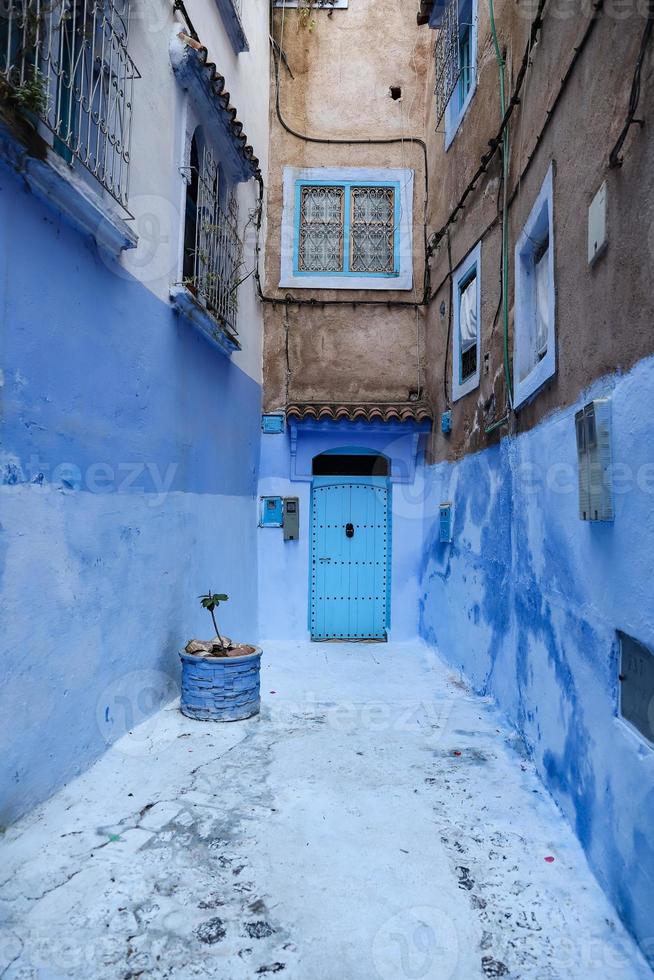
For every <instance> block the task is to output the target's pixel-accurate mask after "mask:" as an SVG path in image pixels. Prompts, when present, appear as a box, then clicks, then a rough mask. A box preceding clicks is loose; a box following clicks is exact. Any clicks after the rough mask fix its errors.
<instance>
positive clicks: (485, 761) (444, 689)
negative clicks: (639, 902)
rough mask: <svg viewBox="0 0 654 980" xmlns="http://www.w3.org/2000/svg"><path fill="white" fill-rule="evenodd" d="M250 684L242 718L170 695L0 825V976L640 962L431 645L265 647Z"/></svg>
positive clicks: (388, 978) (475, 703)
mask: <svg viewBox="0 0 654 980" xmlns="http://www.w3.org/2000/svg"><path fill="white" fill-rule="evenodd" d="M262 691H263V692H264V693H265V708H264V710H263V712H262V714H261V716H259V717H257V718H254V719H252V720H250V721H247V722H244V723H241V724H235V725H218V726H216V725H215V724H214V725H212V724H210V723H205V724H202V723H197V722H189V720H188V719H186V718H184V717H183V716H182V715H181V714H180V713H179V711H178V710H177V705H176V704H174V703H172V704H170V705H168V707H167V708H166V709H165V710H163V711H161V712H160V713H159V714H157V715H155V716H154V717H152V718H151V719H149V720H148V721H146V722H144V723H143V724H142V725H141V726H140V727H139V728H136V729H135V730H134V731H133V732H132V733H130V734H128V735H126V736H125V737H124V738H123V739H121V740H120V741H119V742H117V743H116V744H115V745H114V746H113V747H112V748H111V749H110V750H109V751H108V752H107V753H106V755H105V756H104V757H103V758H102V759H101V760H100V761H99V762H98V763H96V765H95V766H94V767H93V768H91V769H90V770H89V771H87V772H86V773H85V774H84V775H82V776H81V777H80V778H79V779H77V780H75V781H74V782H72V783H70V784H69V785H68V786H67V787H66V788H65V789H63V790H61V791H60V792H59V793H58V794H57V795H56V796H55V797H53V798H52V799H51V800H50V801H49V802H48V803H46V804H44V805H43V806H41V807H39V808H37V809H36V810H35V811H33V812H32V813H31V814H30V815H28V816H27V817H25V818H23V819H22V820H20V821H19V822H18V823H16V824H15V825H14V826H13V827H12V828H11V829H10V830H8V831H7V834H6V837H5V839H4V841H3V851H4V858H3V863H2V879H3V880H2V884H1V885H0V916H1V921H2V922H3V927H2V934H1V936H0V976H2V977H3V978H4V980H19V978H20V980H27V978H32V977H39V978H47V980H59V978H64V977H74V978H83V980H95V978H98V980H100V978H101V980H113V978H116V980H127V978H136V977H148V978H156V980H159V978H162V980H163V978H178V980H186V978H189V977H202V978H209V977H215V978H220V980H232V978H233V980H240V978H251V977H255V976H268V975H273V974H280V975H281V976H282V977H288V978H289V980H290V978H302V980H304V978H309V977H310V978H312V980H336V978H340V977H347V978H348V980H370V978H371V977H380V978H382V980H404V978H422V980H473V978H477V977H479V978H482V980H483V978H485V977H507V978H512V977H520V978H539V980H601V978H605V977H609V976H611V977H620V980H635V978H647V977H649V976H650V971H649V967H648V966H647V965H646V963H645V961H644V959H643V958H642V956H641V954H640V953H639V952H638V951H637V948H636V946H635V944H634V942H633V940H632V939H631V938H630V937H629V936H628V935H627V933H626V932H625V930H624V929H623V927H622V926H621V925H620V923H619V921H618V920H617V918H616V916H615V914H614V912H613V910H612V909H611V906H610V904H609V902H608V900H607V898H606V897H605V896H604V895H603V893H602V891H601V890H600V888H599V886H598V884H597V883H596V881H595V880H594V878H593V877H592V875H591V873H590V871H589V869H588V867H587V864H586V860H585V858H584V855H583V853H582V850H581V847H580V846H579V844H578V843H577V841H576V840H575V838H574V835H573V833H572V831H571V829H570V827H569V826H568V825H567V823H566V822H565V820H564V819H563V817H562V816H561V814H560V813H559V812H558V811H557V809H556V806H555V805H554V803H553V802H552V800H551V798H550V797H549V796H548V794H547V793H546V791H545V790H544V789H543V787H542V784H541V783H540V781H539V780H538V778H537V776H536V773H535V771H534V768H533V766H532V765H531V764H530V763H529V762H528V761H527V760H526V758H525V753H524V751H523V748H522V744H521V741H520V739H519V737H518V736H517V735H515V734H514V733H512V732H511V731H510V730H509V729H508V728H507V727H506V725H505V724H504V723H503V721H502V719H501V716H500V715H499V713H498V711H497V709H496V708H495V707H494V706H493V704H492V703H491V702H490V700H489V699H483V698H478V697H476V696H474V695H473V694H471V692H470V691H469V690H468V689H467V688H466V687H465V684H464V683H463V682H462V681H461V679H460V677H459V676H457V675H456V674H455V673H452V671H451V670H450V669H449V668H447V667H446V666H445V665H444V664H443V663H442V662H441V661H440V660H438V659H437V657H436V656H435V654H434V653H433V651H431V650H429V649H428V648H427V647H426V646H424V645H422V644H420V643H412V644H405V645H390V646H385V645H378V644H369V645H363V646H362V645H351V644H350V645H348V644H339V645H332V644H326V645H322V646H320V647H316V646H315V645H314V646H313V647H311V648H309V647H308V646H306V645H301V644H296V645H287V646H283V645H281V646H280V645H272V644H271V645H270V648H267V649H266V656H265V660H264V668H263V672H262ZM353 692H356V693H353ZM135 697H136V693H135Z"/></svg>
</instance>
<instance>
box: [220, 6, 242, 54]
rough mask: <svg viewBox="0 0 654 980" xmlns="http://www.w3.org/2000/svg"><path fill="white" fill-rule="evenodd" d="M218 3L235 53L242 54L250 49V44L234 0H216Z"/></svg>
mask: <svg viewBox="0 0 654 980" xmlns="http://www.w3.org/2000/svg"><path fill="white" fill-rule="evenodd" d="M216 4H217V6H218V10H219V11H220V16H221V17H222V19H223V23H224V25H225V30H226V31H227V36H228V37H229V40H230V41H231V45H232V47H233V48H234V51H235V53H236V54H242V53H243V51H249V50H250V45H249V44H248V39H247V37H246V36H245V31H244V30H243V23H242V21H241V15H240V14H239V12H238V10H237V9H236V5H235V3H234V0H216Z"/></svg>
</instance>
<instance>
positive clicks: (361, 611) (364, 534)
mask: <svg viewBox="0 0 654 980" xmlns="http://www.w3.org/2000/svg"><path fill="white" fill-rule="evenodd" d="M389 492H390V491H389V487H388V484H387V481H386V480H385V479H383V478H375V477H371V478H368V479H365V478H364V479H361V478H356V477H351V478H349V479H348V478H344V477H334V478H330V477H316V478H315V480H314V485H313V495H312V527H311V600H310V627H311V636H312V638H313V639H314V640H327V639H344V640H345V639H351V640H360V639H385V638H386V629H387V626H388V592H389V589H390V570H389V560H388V559H389V552H390V527H389V500H388V497H389Z"/></svg>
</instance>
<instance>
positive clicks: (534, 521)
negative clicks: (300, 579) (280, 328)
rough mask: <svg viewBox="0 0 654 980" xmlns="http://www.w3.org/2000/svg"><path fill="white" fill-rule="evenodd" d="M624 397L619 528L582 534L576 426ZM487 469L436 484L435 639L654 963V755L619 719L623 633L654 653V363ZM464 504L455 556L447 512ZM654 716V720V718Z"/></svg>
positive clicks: (482, 458) (454, 471)
mask: <svg viewBox="0 0 654 980" xmlns="http://www.w3.org/2000/svg"><path fill="white" fill-rule="evenodd" d="M610 392H612V397H613V440H614V441H613V450H614V464H615V466H616V470H615V476H616V491H617V492H616V498H615V503H616V518H615V522H614V524H606V525H600V524H588V523H585V522H582V521H580V520H579V518H578V498H577V482H576V481H577V475H576V474H577V461H576V446H575V431H574V413H575V411H576V410H577V409H578V408H579V407H581V405H583V404H585V403H586V402H587V401H588V400H589V397H597V396H599V395H601V394H606V393H610ZM587 394H588V396H589V397H584V398H583V399H581V400H580V402H579V404H578V405H575V406H572V407H571V408H570V409H567V410H565V411H563V412H561V413H559V414H556V415H554V416H552V417H550V418H548V419H547V420H546V421H545V422H544V423H543V424H541V425H540V426H539V427H538V428H536V429H534V430H533V431H531V432H529V433H526V434H524V435H521V436H519V437H518V438H516V439H505V440H503V441H502V443H501V445H500V446H499V447H496V448H492V449H489V450H488V451H486V452H485V453H482V454H479V455H475V456H469V457H466V458H465V459H463V460H462V461H461V462H459V463H457V464H455V465H449V464H441V465H438V466H434V467H430V468H428V469H427V471H426V488H427V489H426V494H425V500H426V517H425V521H426V524H425V552H424V558H423V565H422V569H421V581H422V587H421V592H422V595H421V600H420V601H421V626H420V628H421V633H422V635H423V637H424V638H425V639H426V640H427V641H428V642H429V643H431V644H433V645H434V646H437V647H438V649H439V650H440V652H441V653H442V654H443V655H444V657H445V658H446V659H447V660H448V661H449V662H450V663H451V664H452V665H454V666H456V667H457V668H460V669H461V670H462V671H463V672H464V673H465V674H466V675H467V676H468V678H469V679H470V681H471V683H472V684H473V686H474V687H475V689H476V690H477V691H479V692H482V693H484V694H490V695H493V696H494V697H495V698H496V699H497V701H498V702H499V704H500V705H501V707H502V708H503V709H504V710H505V711H506V713H507V715H508V716H509V718H510V720H511V721H512V722H513V724H514V725H515V727H516V728H517V729H518V730H519V731H520V732H521V733H522V734H523V736H524V738H525V740H526V742H527V743H528V746H529V747H530V749H531V751H532V753H533V757H534V760H535V762H536V765H537V767H538V769H539V771H540V773H541V775H542V777H543V780H544V781H545V783H546V785H547V786H548V788H549V789H550V791H551V792H552V794H553V796H554V798H555V800H556V801H557V802H558V803H559V805H560V806H561V808H562V809H563V811H564V812H565V814H566V816H567V817H568V819H569V820H570V822H571V823H572V825H573V827H574V828H575V830H576V832H577V834H578V836H579V839H580V841H581V842H582V844H583V846H584V848H585V851H586V853H587V855H588V858H589V861H590V863H591V866H592V867H593V869H594V871H595V873H596V874H597V876H598V878H599V880H600V882H601V883H602V885H603V887H604V888H605V889H606V891H607V892H608V894H609V896H610V897H611V899H612V900H613V901H614V903H615V905H616V907H617V909H618V911H619V913H620V915H621V916H622V918H623V920H624V921H625V923H626V924H627V926H628V927H629V928H630V929H631V930H632V931H633V933H634V934H635V935H636V937H637V938H638V939H639V940H640V941H641V943H642V944H643V948H644V950H645V952H646V954H648V955H649V956H650V957H651V958H653V959H654V942H653V940H652V937H654V902H653V901H652V894H653V892H652V888H653V884H652V883H653V882H654V840H653V838H652V833H651V820H652V814H653V813H654V750H652V749H651V748H649V747H648V746H647V745H646V743H644V742H643V741H642V740H640V739H639V738H638V737H637V736H636V735H635V734H634V733H633V732H632V731H631V730H630V729H628V728H627V727H626V726H625V724H624V723H623V722H621V721H620V720H619V719H618V718H617V717H616V710H617V709H616V705H617V686H618V680H617V675H618V666H617V657H618V649H617V644H616V633H615V631H616V630H617V629H620V630H624V631H626V632H627V633H629V634H631V635H633V636H635V637H636V638H638V639H639V640H640V641H642V642H643V643H645V644H648V645H650V646H651V647H654V592H653V590H652V556H653V555H654V519H653V515H654V439H653V438H652V431H651V429H652V414H651V403H652V397H653V396H654V359H649V360H646V361H643V362H641V363H640V364H638V365H637V366H636V367H635V368H634V369H633V370H632V371H631V373H630V374H628V375H626V376H616V377H613V378H610V379H608V380H606V379H605V380H604V381H602V382H601V383H599V384H597V385H596V386H594V388H593V390H592V391H591V392H589V393H587ZM448 499H451V500H453V502H454V541H453V543H452V544H451V545H444V544H440V543H439V540H438V511H437V508H438V503H439V502H440V501H441V500H448ZM653 710H654V705H653Z"/></svg>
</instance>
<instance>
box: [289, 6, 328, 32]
mask: <svg viewBox="0 0 654 980" xmlns="http://www.w3.org/2000/svg"><path fill="white" fill-rule="evenodd" d="M325 9H326V10H329V11H332V10H333V9H334V0H299V3H298V29H299V28H301V27H302V28H306V29H307V30H308V31H309V32H310V33H313V31H315V29H316V26H317V21H316V19H315V17H314V16H313V13H312V11H314V10H325Z"/></svg>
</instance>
